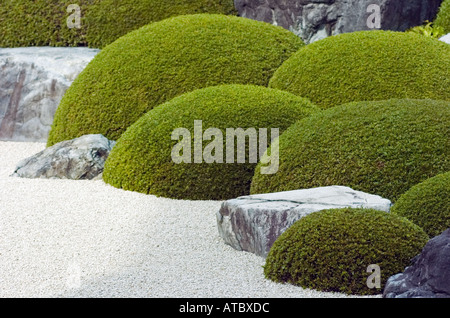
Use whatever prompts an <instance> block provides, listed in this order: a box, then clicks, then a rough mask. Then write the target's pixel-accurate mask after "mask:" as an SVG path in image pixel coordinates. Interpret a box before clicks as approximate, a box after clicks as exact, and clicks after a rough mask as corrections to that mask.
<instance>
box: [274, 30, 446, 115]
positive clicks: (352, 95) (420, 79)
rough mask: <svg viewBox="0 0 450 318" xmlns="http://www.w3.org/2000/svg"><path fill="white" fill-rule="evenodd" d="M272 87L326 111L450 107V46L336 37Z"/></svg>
mask: <svg viewBox="0 0 450 318" xmlns="http://www.w3.org/2000/svg"><path fill="white" fill-rule="evenodd" d="M270 87H272V88H277V89H282V90H286V91H289V92H291V93H294V94H297V95H299V96H303V97H307V98H309V99H310V100H311V101H312V102H314V103H316V104H317V105H318V106H319V107H321V108H330V107H333V106H337V105H340V104H344V103H347V102H353V101H369V100H385V99H391V98H412V99H424V98H429V99H440V100H449V101H450V90H449V89H448V88H449V87H450V46H449V45H448V44H446V43H443V42H441V41H439V40H437V39H433V38H430V37H424V36H421V35H419V34H415V33H412V32H407V33H404V32H392V31H361V32H353V33H346V34H340V35H336V36H331V37H328V38H325V39H323V40H320V41H317V42H314V43H311V44H309V45H307V46H305V47H303V48H302V49H300V50H299V51H298V52H297V53H296V54H294V55H293V56H292V57H291V58H289V59H288V60H287V61H286V62H285V63H283V65H282V66H281V67H280V68H279V69H278V70H277V71H276V73H275V74H274V76H273V78H272V79H271V81H270Z"/></svg>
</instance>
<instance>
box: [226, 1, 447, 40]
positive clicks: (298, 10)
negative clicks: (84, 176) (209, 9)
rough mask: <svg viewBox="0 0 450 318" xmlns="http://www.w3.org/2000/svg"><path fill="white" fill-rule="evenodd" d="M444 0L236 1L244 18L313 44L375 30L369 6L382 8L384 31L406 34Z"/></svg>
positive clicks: (432, 16)
mask: <svg viewBox="0 0 450 318" xmlns="http://www.w3.org/2000/svg"><path fill="white" fill-rule="evenodd" d="M441 2H442V0H395V1H393V0H235V1H234V3H235V6H236V9H237V10H238V13H239V15H240V16H242V17H246V18H250V19H254V20H259V21H264V22H268V23H272V24H275V25H279V26H282V27H284V28H286V29H288V30H291V31H292V32H294V33H295V34H297V35H299V36H300V37H302V38H303V40H304V41H305V42H306V43H311V42H314V41H317V40H320V39H323V38H324V37H327V36H331V35H336V34H340V33H347V32H354V31H362V30H372V29H371V28H370V27H369V26H368V24H367V20H368V19H369V18H370V16H371V14H372V11H369V12H368V6H369V5H378V6H379V7H380V18H381V21H380V22H381V29H383V30H393V31H405V30H407V29H409V28H410V27H414V26H417V25H421V24H422V23H423V22H424V21H425V20H430V21H432V20H433V19H434V17H435V16H436V14H437V11H438V9H439V6H440V4H441Z"/></svg>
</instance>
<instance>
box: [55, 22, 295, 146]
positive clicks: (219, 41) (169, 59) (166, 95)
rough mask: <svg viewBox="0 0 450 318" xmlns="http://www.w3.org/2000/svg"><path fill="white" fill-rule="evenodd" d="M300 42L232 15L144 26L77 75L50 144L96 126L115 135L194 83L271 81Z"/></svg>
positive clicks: (91, 131) (274, 28)
mask: <svg viewBox="0 0 450 318" xmlns="http://www.w3.org/2000/svg"><path fill="white" fill-rule="evenodd" d="M302 45H303V42H302V41H301V40H300V39H299V38H298V37H297V36H296V35H294V34H293V33H292V32H289V31H287V30H285V29H283V28H281V27H277V26H273V25H271V24H268V23H264V22H259V21H254V20H250V19H245V18H240V17H234V16H226V15H215V14H213V15H209V14H197V15H186V16H179V17H175V18H169V19H166V20H163V21H160V22H155V23H152V24H150V25H147V26H144V27H142V28H140V29H139V30H136V31H133V32H131V33H128V34H127V35H125V36H123V37H122V38H120V39H118V40H117V41H115V42H114V43H112V44H110V45H108V46H107V47H106V48H104V49H103V50H102V51H101V52H100V53H99V54H98V55H96V57H95V58H94V59H93V60H92V61H91V63H90V64H89V65H88V66H87V67H86V68H85V69H84V70H83V72H81V74H80V75H79V76H78V77H77V78H76V80H75V81H74V82H73V84H72V85H71V87H70V88H69V89H68V90H67V92H66V94H65V95H64V97H63V99H62V101H61V103H60V105H59V107H58V110H57V111H56V114H55V118H54V121H53V126H52V129H51V131H50V135H49V139H48V145H53V144H55V143H57V142H59V141H62V140H66V139H72V138H76V137H79V136H82V135H85V134H96V133H100V134H103V135H104V136H106V137H108V138H109V139H113V140H116V139H118V138H119V136H120V135H121V134H122V133H123V132H124V131H125V129H126V128H127V127H128V126H130V125H131V124H132V123H134V122H135V121H136V120H137V119H138V118H139V117H141V116H142V115H143V114H145V113H146V112H148V111H149V110H151V109H152V108H153V107H155V106H157V105H159V104H162V103H163V102H166V101H168V100H170V99H172V98H173V97H176V96H178V95H181V94H183V93H186V92H189V91H192V90H194V89H199V88H204V87H208V86H213V85H220V84H254V85H262V86H267V85H268V82H269V79H270V77H271V76H272V75H273V73H274V72H275V70H276V69H277V68H278V67H279V66H280V65H281V63H282V62H283V61H284V60H286V59H287V58H288V57H289V56H290V55H291V54H293V53H294V52H295V51H296V50H298V49H299V48H300V47H301V46H302Z"/></svg>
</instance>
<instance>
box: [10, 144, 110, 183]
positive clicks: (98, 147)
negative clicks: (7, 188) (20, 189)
mask: <svg viewBox="0 0 450 318" xmlns="http://www.w3.org/2000/svg"><path fill="white" fill-rule="evenodd" d="M115 143H116V142H115V141H111V140H108V139H107V138H106V137H104V136H103V135H85V136H82V137H79V138H76V139H73V140H67V141H62V142H60V143H57V144H55V145H53V146H51V147H49V148H46V149H44V150H43V151H41V152H39V153H37V154H36V155H34V156H32V157H30V158H27V159H24V160H22V161H21V162H20V163H19V164H18V165H17V167H16V169H15V171H14V173H13V175H12V176H14V177H22V178H47V179H74V180H81V179H87V180H91V179H94V178H98V177H99V175H100V174H101V173H102V172H103V168H104V165H105V161H106V159H107V158H108V155H109V153H110V151H111V149H112V148H113V147H114V145H115Z"/></svg>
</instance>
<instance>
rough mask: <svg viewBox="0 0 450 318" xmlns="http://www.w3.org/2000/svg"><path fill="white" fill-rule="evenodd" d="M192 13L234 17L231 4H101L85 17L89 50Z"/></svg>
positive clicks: (220, 0)
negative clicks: (230, 15) (162, 21)
mask: <svg viewBox="0 0 450 318" xmlns="http://www.w3.org/2000/svg"><path fill="white" fill-rule="evenodd" d="M196 13H216V14H234V13H235V9H234V3H233V0H171V1H161V0H102V1H100V2H97V3H95V4H94V5H93V6H92V7H90V8H89V11H88V12H87V13H86V23H87V40H88V43H89V46H90V47H95V48H103V47H104V46H106V45H108V44H110V43H112V42H114V41H115V40H116V39H118V38H119V37H121V36H123V35H125V34H127V33H128V32H130V31H133V30H135V29H138V28H140V27H142V26H144V25H147V24H149V23H151V22H156V21H160V20H164V19H166V18H170V17H173V16H178V15H186V14H196Z"/></svg>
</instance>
